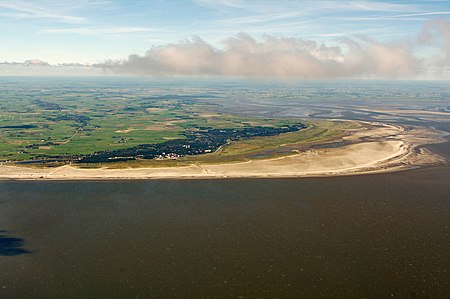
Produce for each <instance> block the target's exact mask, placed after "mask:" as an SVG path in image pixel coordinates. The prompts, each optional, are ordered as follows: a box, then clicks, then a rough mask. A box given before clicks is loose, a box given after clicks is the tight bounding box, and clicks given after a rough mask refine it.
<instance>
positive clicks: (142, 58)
mask: <svg viewBox="0 0 450 299" xmlns="http://www.w3.org/2000/svg"><path fill="white" fill-rule="evenodd" d="M223 44H224V47H223V48H216V47H214V46H212V45H211V44H209V43H207V42H205V41H204V40H202V39H201V38H199V37H194V38H192V39H187V40H184V41H181V42H179V43H171V44H167V45H164V46H156V47H152V48H150V49H149V50H148V51H147V52H146V53H145V55H137V54H133V55H130V56H129V57H128V58H127V59H124V60H110V61H106V62H105V63H101V64H97V65H95V66H96V67H101V68H104V69H106V70H112V71H113V72H117V73H123V74H133V75H144V76H145V75H150V76H161V75H162V76H168V75H169V76H170V75H184V76H191V75H194V76H243V77H252V78H306V79H328V78H355V77H365V78H416V77H418V76H420V75H423V74H424V73H426V72H427V71H429V70H433V71H434V72H438V73H439V72H441V73H442V72H445V71H446V68H447V67H448V66H449V65H450V23H449V22H448V21H446V20H433V21H428V22H426V23H425V24H424V27H423V30H422V32H421V33H419V34H418V37H417V40H411V41H407V40H405V41H397V42H391V43H388V42H384V43H382V42H377V41H375V40H372V39H370V38H368V37H359V38H352V39H350V38H341V39H339V40H337V41H336V45H335V46H327V45H326V44H325V43H319V42H316V41H311V40H305V39H301V38H290V37H277V36H273V35H266V36H265V37H263V39H262V40H256V39H255V38H253V37H252V36H250V35H248V34H244V33H241V34H239V35H237V36H235V37H231V38H228V39H227V40H225V41H224V42H223ZM421 48H426V49H428V50H427V51H428V52H427V53H426V54H425V55H424V56H423V55H422V56H420V55H418V54H416V52H417V50H420V49H421ZM430 53H431V54H430Z"/></svg>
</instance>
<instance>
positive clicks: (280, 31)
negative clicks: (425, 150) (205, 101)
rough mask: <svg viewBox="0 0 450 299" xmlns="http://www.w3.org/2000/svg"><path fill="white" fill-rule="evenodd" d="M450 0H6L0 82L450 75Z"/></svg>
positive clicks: (0, 11) (0, 17)
mask: <svg viewBox="0 0 450 299" xmlns="http://www.w3.org/2000/svg"><path fill="white" fill-rule="evenodd" d="M449 20H450V1H439V0H428V1H367V0H366V1H359V0H355V1H346V0H343V1H327V0H324V1H321V0H315V1H309V0H296V1H288V0H278V1H264V0H259V1H258V0H256V1H253V0H248V1H244V0H216V1H214V0H191V1H189V0H185V1H181V0H170V1H163V0H136V1H124V0H59V1H48V0H42V1H31V0H14V1H5V0H0V38H1V40H0V75H5V74H6V75H8V74H46V75H47V74H69V75H70V74H81V75H83V74H86V75H88V74H106V73H109V74H135V75H164V76H166V75H169V76H170V75H188V76H189V75H195V76H198V75H206V76H210V75H212V76H249V77H264V78H266V77H277V78H278V77H282V78H291V77H294V78H297V77H299V78H313V79H317V78H335V77H336V78H337V77H351V78H355V77H356V78H360V77H361V78H362V77H364V78H365V77H368V78H372V77H375V78H379V77H380V78H385V77H392V78H416V77H418V78H436V79H441V78H447V74H448V69H450V25H449Z"/></svg>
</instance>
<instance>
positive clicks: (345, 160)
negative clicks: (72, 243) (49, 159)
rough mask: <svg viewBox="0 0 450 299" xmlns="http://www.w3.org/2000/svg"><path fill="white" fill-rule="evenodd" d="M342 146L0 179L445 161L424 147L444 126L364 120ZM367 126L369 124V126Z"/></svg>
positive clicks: (301, 172) (17, 172) (370, 169)
mask: <svg viewBox="0 0 450 299" xmlns="http://www.w3.org/2000/svg"><path fill="white" fill-rule="evenodd" d="M364 124H365V126H363V127H362V128H361V129H356V130H353V131H352V132H350V133H349V135H348V136H346V137H344V138H343V141H346V142H347V143H350V144H348V145H345V146H340V147H327V146H326V145H325V146H323V147H321V148H314V149H306V150H302V151H299V152H297V153H293V154H292V155H288V156H283V157H278V158H271V159H255V160H250V161H246V162H238V163H227V164H192V165H189V166H183V167H160V168H125V169H124V168H120V169H112V168H96V169H84V168H78V167H75V166H73V165H65V166H60V167H56V168H36V167H22V166H14V165H5V164H3V165H1V166H0V179H19V180H20V179H22V180H103V179H175V178H176V179H180V178H282V177H314V176H336V175H350V174H366V173H375V172H392V171H399V170H404V169H410V168H416V167H420V166H424V165H431V164H438V163H444V162H445V161H444V159H443V158H441V157H439V156H437V155H435V154H433V153H431V152H429V151H427V150H426V149H424V148H422V147H421V146H423V145H426V144H431V143H438V142H443V141H444V140H445V139H443V134H442V132H440V131H435V130H431V129H425V128H419V127H403V126H394V125H387V124H381V123H364ZM367 125H369V126H367Z"/></svg>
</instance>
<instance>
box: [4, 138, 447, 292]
mask: <svg viewBox="0 0 450 299" xmlns="http://www.w3.org/2000/svg"><path fill="white" fill-rule="evenodd" d="M446 149H448V147H445V146H440V148H439V145H437V148H436V150H441V151H446ZM449 174H450V169H449V166H441V167H434V168H428V169H420V170H413V171H407V172H401V173H395V174H383V175H367V176H354V177H336V178H315V179H283V180H276V179H269V180H220V181H218V180H194V181H187V180H182V181H142V182H11V181H9V182H8V181H3V182H0V194H1V195H0V230H2V232H0V297H1V298H13V297H23V298H108V297H133V298H134V297H141V298H148V297H159V298H170V297H181V298H186V297H189V298H224V297H231V298H239V297H243V298H275V297H277V298H288V297H290V298H299V297H303V298H330V297H331V298H337V297H340V298H363V297H364V298H387V297H391V296H394V297H398V298H431V297H433V298H445V297H446V296H448V294H449V291H450V279H449V277H450V274H449V271H450V250H449V249H450V236H449V227H450V180H449Z"/></svg>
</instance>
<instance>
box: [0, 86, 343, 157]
mask: <svg viewBox="0 0 450 299" xmlns="http://www.w3.org/2000/svg"><path fill="white" fill-rule="evenodd" d="M43 82H44V83H45V81H36V82H34V84H30V85H28V86H21V87H20V88H19V86H17V85H18V83H14V84H13V83H10V84H7V83H3V84H2V85H1V89H2V90H1V91H2V93H1V95H0V139H1V142H0V161H2V162H11V163H22V164H23V163H25V164H44V165H50V164H58V165H59V164H61V163H62V164H64V163H83V164H91V163H109V162H133V161H134V162H135V163H134V165H142V164H148V162H149V161H151V163H154V164H164V163H166V162H164V163H161V160H177V162H170V163H172V164H180V163H182V164H183V163H191V162H196V161H200V162H214V161H236V160H245V159H248V158H257V157H258V153H263V154H261V157H262V156H268V155H270V154H271V153H274V154H282V153H283V151H281V152H280V151H278V150H277V149H278V148H280V146H283V147H285V148H288V149H289V146H286V145H298V144H301V143H302V142H303V143H305V142H307V141H308V142H312V141H318V140H329V139H333V138H337V137H339V136H340V134H342V132H341V131H339V128H338V127H334V126H333V125H330V122H315V123H311V122H310V123H308V124H307V123H306V122H305V121H303V120H299V119H287V118H268V117H248V116H242V115H238V114H237V113H234V114H230V113H227V112H226V111H224V109H223V107H222V106H221V105H220V104H217V103H214V101H212V100H211V99H214V98H215V97H217V95H216V94H214V93H208V92H203V93H196V92H192V91H190V90H181V91H180V90H178V91H179V93H168V92H167V91H165V90H163V89H161V88H156V87H153V88H148V87H143V86H141V85H139V86H129V85H127V84H122V85H120V86H116V85H113V84H111V83H110V82H108V83H104V84H103V85H102V84H99V83H98V82H96V83H95V84H91V83H89V82H83V84H81V83H77V84H73V85H70V84H69V83H70V82H69V81H61V82H58V84H56V83H55V82H53V83H52V84H51V86H52V88H48V86H46V85H45V84H44V83H43ZM175 91H177V90H175ZM333 127H334V128H333ZM286 152H289V150H287V151H284V153H286ZM156 160H160V161H159V162H156ZM116 164H118V163H116ZM128 164H130V165H133V163H128Z"/></svg>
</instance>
